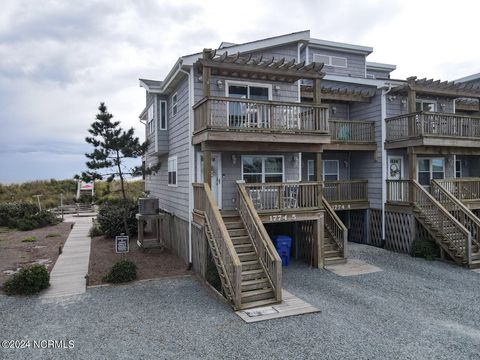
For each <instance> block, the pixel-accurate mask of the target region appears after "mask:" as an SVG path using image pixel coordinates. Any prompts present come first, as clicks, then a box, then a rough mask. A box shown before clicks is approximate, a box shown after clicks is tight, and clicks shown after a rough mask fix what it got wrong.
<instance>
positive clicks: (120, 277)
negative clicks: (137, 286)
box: [103, 260, 137, 284]
mask: <svg viewBox="0 0 480 360" xmlns="http://www.w3.org/2000/svg"><path fill="white" fill-rule="evenodd" d="M136 278H137V265H135V263H134V262H133V261H130V260H120V261H118V262H116V263H115V264H113V266H112V268H111V269H110V272H109V273H108V274H107V275H106V276H105V277H104V278H103V280H104V281H106V282H109V283H112V284H119V283H124V282H129V281H133V280H135V279H136Z"/></svg>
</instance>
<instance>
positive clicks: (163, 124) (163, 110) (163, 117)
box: [158, 101, 167, 130]
mask: <svg viewBox="0 0 480 360" xmlns="http://www.w3.org/2000/svg"><path fill="white" fill-rule="evenodd" d="M159 105H160V106H159V114H158V122H159V126H158V128H159V129H160V130H167V102H166V101H160V103H159Z"/></svg>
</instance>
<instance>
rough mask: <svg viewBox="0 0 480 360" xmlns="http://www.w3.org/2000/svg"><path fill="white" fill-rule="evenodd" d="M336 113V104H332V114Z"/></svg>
mask: <svg viewBox="0 0 480 360" xmlns="http://www.w3.org/2000/svg"><path fill="white" fill-rule="evenodd" d="M336 113H337V107H336V106H333V107H332V114H336Z"/></svg>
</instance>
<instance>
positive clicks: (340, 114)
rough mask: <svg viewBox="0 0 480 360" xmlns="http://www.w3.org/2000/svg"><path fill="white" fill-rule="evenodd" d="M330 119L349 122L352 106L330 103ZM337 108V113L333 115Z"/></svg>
mask: <svg viewBox="0 0 480 360" xmlns="http://www.w3.org/2000/svg"><path fill="white" fill-rule="evenodd" d="M328 107H329V118H330V120H349V119H350V106H349V104H348V103H329V104H328ZM333 108H335V113H333Z"/></svg>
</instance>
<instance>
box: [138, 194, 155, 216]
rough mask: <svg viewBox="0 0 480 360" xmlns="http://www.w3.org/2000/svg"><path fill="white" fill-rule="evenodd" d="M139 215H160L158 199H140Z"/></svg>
mask: <svg viewBox="0 0 480 360" xmlns="http://www.w3.org/2000/svg"><path fill="white" fill-rule="evenodd" d="M138 213H139V214H141V215H156V214H158V213H159V206H158V199H157V198H140V199H138Z"/></svg>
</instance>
